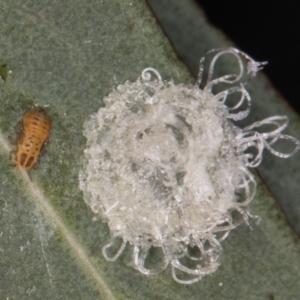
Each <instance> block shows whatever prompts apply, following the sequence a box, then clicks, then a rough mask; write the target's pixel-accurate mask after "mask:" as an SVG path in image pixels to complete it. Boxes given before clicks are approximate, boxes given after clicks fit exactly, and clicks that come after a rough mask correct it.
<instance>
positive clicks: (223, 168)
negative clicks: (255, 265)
mask: <svg viewBox="0 0 300 300" xmlns="http://www.w3.org/2000/svg"><path fill="white" fill-rule="evenodd" d="M223 55H231V56H232V57H233V58H234V59H235V60H236V63H237V66H238V69H239V71H238V74H228V75H224V76H221V77H219V78H213V73H214V68H215V65H216V63H217V61H218V60H219V59H220V58H221V57H222V56H223ZM208 56H213V58H212V59H211V62H210V65H209V69H208V72H207V79H206V84H205V87H204V88H202V89H201V88H200V84H203V83H202V81H203V78H202V77H203V76H202V75H203V74H202V73H203V69H204V67H203V66H204V62H205V59H204V58H202V59H201V64H200V72H199V77H198V80H197V83H196V86H187V85H183V84H178V85H176V84H174V83H173V82H172V81H170V82H166V81H163V80H162V78H161V76H160V74H159V73H158V72H157V71H156V70H155V69H153V68H147V69H145V70H144V71H143V72H142V75H141V77H140V78H138V79H137V81H135V82H133V83H131V82H128V81H127V82H125V83H124V84H122V85H119V86H118V87H117V88H116V89H115V90H113V91H112V92H111V93H110V94H109V95H108V96H107V97H105V98H104V103H105V108H100V109H99V111H98V112H97V113H96V114H94V115H92V116H91V117H90V119H89V120H87V121H86V122H85V123H84V131H83V134H84V136H85V137H86V138H87V145H86V149H85V150H84V158H83V161H84V162H83V170H82V171H81V173H80V188H81V190H82V191H83V194H84V201H85V202H86V204H88V205H89V206H90V207H91V209H92V210H93V212H94V213H95V214H98V215H100V216H101V217H102V218H103V220H105V221H106V222H107V224H108V226H109V229H110V232H111V234H112V237H113V239H115V238H121V239H122V240H123V243H122V245H121V247H120V249H119V251H117V253H115V254H109V253H111V249H110V248H111V246H112V245H113V240H112V241H111V242H110V243H109V244H107V245H106V246H104V247H103V251H102V252H103V255H104V257H105V258H106V259H107V260H108V261H115V260H116V259H117V258H118V257H119V256H120V255H121V253H122V252H123V250H124V248H125V246H126V244H127V242H129V243H130V244H131V245H132V246H133V262H132V265H133V266H134V267H135V268H136V269H137V270H139V271H140V272H141V273H143V274H146V275H150V274H155V273H159V272H161V271H163V270H164V269H165V268H166V267H167V266H168V264H170V265H171V267H172V276H173V278H174V280H176V281H177V282H179V283H183V284H190V283H193V282H196V281H198V280H200V279H201V278H202V277H203V276H204V275H207V274H211V273H212V272H214V271H216V269H217V268H218V266H219V265H220V263H221V259H222V246H221V243H220V242H221V241H223V240H224V239H225V238H226V237H227V236H228V234H229V232H230V231H231V230H232V229H234V228H236V227H237V226H238V225H239V224H241V223H243V222H246V223H247V224H248V218H249V217H250V216H251V215H250V213H249V211H248V209H247V207H248V205H249V203H250V202H251V201H252V199H253V197H254V194H255V188H256V182H255V179H254V176H253V175H252V174H251V172H250V171H249V168H254V167H257V166H258V165H259V164H260V163H261V161H262V154H263V150H264V149H265V148H266V149H268V150H269V151H270V152H271V153H273V154H274V155H276V156H279V157H282V158H286V157H289V156H291V155H293V154H294V153H295V152H296V151H298V150H299V142H298V141H297V140H296V139H295V138H293V137H291V136H288V135H285V134H282V131H283V130H284V129H285V128H286V127H287V124H288V119H287V117H285V116H274V117H270V118H267V119H265V120H263V121H259V122H255V123H254V124H252V125H250V126H247V127H246V128H244V129H241V128H238V127H237V126H235V125H234V124H233V122H232V120H234V121H236V120H241V119H244V118H245V117H246V116H247V115H248V113H249V111H250V104H251V99H250V96H249V94H248V92H247V91H246V89H245V84H246V82H247V80H249V79H250V78H252V77H254V76H255V75H256V73H257V72H258V71H259V70H260V69H261V68H262V66H263V65H264V64H265V63H258V62H255V61H254V60H253V59H252V58H250V57H249V56H248V55H246V54H245V53H243V52H241V51H239V50H237V49H234V48H229V49H219V50H216V49H215V50H212V51H210V52H209V53H208ZM245 66H246V67H245ZM152 75H154V78H152ZM220 85H222V87H224V86H225V89H224V88H223V90H222V91H218V92H213V91H212V90H213V88H214V89H215V88H216V87H217V86H220ZM234 96H238V98H237V97H236V98H234ZM230 97H233V99H235V103H234V104H233V105H232V106H231V107H228V106H227V105H225V101H227V102H228V100H230V99H228V98H230ZM262 125H269V128H271V127H272V130H271V131H269V132H265V133H259V132H258V131H256V129H257V128H259V127H261V126H262ZM282 139H284V140H288V141H289V142H292V143H294V145H295V147H294V150H293V151H292V152H291V153H287V154H283V153H280V152H278V151H276V150H274V149H273V145H274V144H275V143H276V142H277V141H278V140H282ZM236 212H237V213H236ZM237 216H240V217H237ZM153 247H154V249H156V250H160V251H161V257H162V259H161V261H160V262H157V263H153V262H151V257H150V258H149V255H150V256H151V253H152V252H151V253H150V254H149V251H150V250H151V249H153ZM147 259H148V260H147ZM179 273H181V274H180V276H179V277H178V275H179Z"/></svg>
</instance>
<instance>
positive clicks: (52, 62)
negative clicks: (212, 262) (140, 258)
mask: <svg viewBox="0 0 300 300" xmlns="http://www.w3.org/2000/svg"><path fill="white" fill-rule="evenodd" d="M187 3H189V2H187ZM190 5H191V4H190V3H189V4H188V6H189V7H191V6H190ZM198 17H199V18H200V19H201V18H203V16H201V14H199V16H198ZM202 20H203V19H202ZM203 22H204V21H203ZM202 32H203V38H202V43H203V44H205V45H206V48H207V49H209V48H213V47H215V42H211V41H210V39H209V38H208V36H210V37H213V38H214V39H215V40H216V41H219V43H221V44H222V41H223V40H222V38H221V37H220V36H218V34H216V32H215V30H214V29H213V28H211V27H209V26H207V25H206V27H205V30H204V29H202ZM223 43H224V42H223ZM223 45H224V46H225V45H226V44H225V43H224V44H223ZM203 54H204V51H203V52H202V53H199V57H200V56H201V55H203ZM0 60H1V63H2V62H3V64H5V65H6V68H7V70H10V71H11V72H8V74H7V77H6V81H5V82H2V83H0V99H1V107H0V165H1V170H2V171H1V173H0V182H1V190H0V295H1V298H3V299H138V300H142V299H178V300H179V299H199V298H201V299H235V298H236V299H268V297H269V299H272V298H271V297H273V298H274V299H296V298H297V297H298V286H299V282H300V271H299V270H300V246H299V242H298V240H296V239H295V238H294V236H293V234H292V232H291V231H290V229H289V228H288V227H287V226H286V223H285V220H284V217H283V215H282V214H281V213H280V211H279V210H278V208H277V206H276V204H274V200H273V199H272V198H271V197H270V195H269V193H268V192H267V191H266V189H265V188H264V186H262V185H260V186H259V189H258V192H257V196H256V199H255V200H254V201H253V205H252V210H253V212H254V213H255V214H258V215H260V216H261V217H262V222H261V224H260V225H259V226H256V225H253V227H254V228H253V231H251V230H250V229H249V228H248V227H246V226H241V227H240V228H238V229H237V230H235V231H234V232H232V233H231V234H230V236H229V237H228V238H227V240H226V241H225V242H224V243H223V247H224V254H225V259H224V262H223V264H222V265H221V267H220V268H219V270H218V271H217V272H216V273H214V274H213V275H212V276H209V277H206V278H204V279H203V280H201V281H200V282H199V283H196V284H194V285H191V286H188V287H185V286H183V285H179V284H177V283H175V282H174V281H173V280H172V278H171V274H170V272H171V270H170V268H167V270H165V271H164V272H163V273H161V274H159V275H157V276H153V277H149V278H148V277H145V276H143V275H141V274H139V273H138V272H137V271H135V270H134V269H132V268H130V267H128V266H127V265H126V264H127V263H128V262H129V261H130V259H131V252H132V249H130V247H128V248H127V250H126V251H125V253H124V255H122V256H121V258H120V259H119V260H118V261H116V262H115V263H109V262H107V261H105V259H104V258H103V257H102V254H101V251H100V248H101V247H102V246H103V245H104V244H105V243H107V242H108V241H109V238H110V236H109V232H108V228H107V226H106V224H105V223H102V222H101V221H93V214H92V212H91V211H90V209H89V207H87V206H86V205H85V203H84V202H83V199H82V193H81V192H80V191H79V188H78V170H79V168H80V167H81V161H80V158H81V154H82V151H83V149H84V147H85V139H84V137H83V136H82V124H83V122H84V120H86V119H87V118H88V117H89V115H90V114H92V113H94V112H95V111H97V110H98V108H99V107H100V106H101V105H102V98H103V96H105V95H107V94H108V93H109V92H110V91H111V89H112V87H113V86H116V85H117V84H118V83H123V82H124V81H126V80H131V81H133V80H136V78H137V77H138V76H139V75H140V72H141V70H143V69H144V68H145V67H149V66H151V67H155V68H156V69H157V70H159V71H160V73H161V75H162V76H163V78H165V79H172V78H173V79H174V80H175V81H176V82H184V83H190V82H194V79H193V78H192V77H191V76H190V75H189V73H188V71H187V69H186V68H185V67H184V66H183V64H182V63H180V62H179V61H178V60H177V58H176V55H175V54H174V52H173V50H172V48H171V46H170V44H169V42H168V40H167V39H166V38H165V36H164V35H163V33H162V31H161V29H160V28H159V27H158V26H157V24H156V21H155V19H154V18H153V16H152V14H151V12H150V10H149V8H148V6H147V4H146V3H144V2H143V1H139V0H132V1H125V0H115V1H100V0H97V1H96V0H91V1H81V0H65V1H46V0H43V1H34V0H27V1H17V0H9V1H8V0H0ZM254 93H255V91H254V90H253V94H254ZM270 94H271V95H272V91H271V92H268V91H264V95H265V97H268V96H267V95H270ZM269 97H270V96H269ZM254 99H256V98H254ZM33 105H41V106H43V105H49V108H48V109H47V112H48V113H49V115H50V116H51V118H52V123H53V130H52V134H51V137H50V143H49V145H48V146H47V154H46V155H45V156H44V157H42V159H41V164H40V166H39V168H38V169H37V170H33V171H32V172H31V177H32V182H31V181H30V179H29V178H28V176H27V175H26V173H24V172H21V171H20V170H18V169H16V168H12V167H9V166H8V164H9V160H8V153H9V151H10V149H11V146H9V142H8V136H9V135H14V134H15V132H14V126H15V124H16V123H17V121H19V120H20V119H21V117H22V114H23V113H24V111H26V110H27V109H29V108H32V106H33ZM270 105H271V104H269V106H270ZM258 117H260V116H258ZM296 121H297V122H298V123H297V124H299V120H298V119H297V120H296V117H295V122H296ZM291 161H292V159H291ZM284 162H286V161H284ZM295 162H296V158H294V163H295ZM274 163H275V162H274ZM276 163H277V161H276ZM290 163H291V164H292V162H290ZM283 165H284V163H283ZM283 169H284V170H285V171H284V170H282V172H286V173H284V174H286V176H287V177H289V176H291V175H290V174H289V171H288V170H286V169H285V168H284V167H283ZM290 178H291V177H290ZM291 180H292V179H291Z"/></svg>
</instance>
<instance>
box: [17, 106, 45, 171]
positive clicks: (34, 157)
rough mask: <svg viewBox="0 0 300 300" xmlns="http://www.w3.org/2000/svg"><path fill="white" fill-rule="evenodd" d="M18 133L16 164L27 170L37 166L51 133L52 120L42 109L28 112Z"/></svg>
mask: <svg viewBox="0 0 300 300" xmlns="http://www.w3.org/2000/svg"><path fill="white" fill-rule="evenodd" d="M21 125H22V127H21V128H20V130H19V132H18V139H17V147H18V148H17V151H16V152H15V153H14V157H15V164H16V165H17V166H18V167H20V168H22V169H25V170H29V169H31V168H33V167H34V166H36V165H37V163H38V159H39V156H40V155H41V152H42V150H43V146H44V145H45V143H46V142H47V140H48V137H49V134H50V131H51V120H50V118H49V117H48V116H47V114H46V112H45V110H44V109H42V108H34V109H31V110H29V111H27V112H26V113H25V114H24V116H23V119H22V124H21Z"/></svg>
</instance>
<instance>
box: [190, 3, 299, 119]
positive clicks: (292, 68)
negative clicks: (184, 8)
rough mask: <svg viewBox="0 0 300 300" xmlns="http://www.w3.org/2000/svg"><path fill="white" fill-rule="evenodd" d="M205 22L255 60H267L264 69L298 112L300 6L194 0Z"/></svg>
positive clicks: (295, 4)
mask: <svg viewBox="0 0 300 300" xmlns="http://www.w3.org/2000/svg"><path fill="white" fill-rule="evenodd" d="M194 1H195V2H196V3H197V4H198V5H199V6H200V7H202V8H203V9H204V11H205V13H206V15H207V18H208V22H210V23H211V24H212V25H214V26H215V27H217V28H219V29H220V30H221V31H222V32H224V34H225V35H227V36H228V37H229V38H230V39H231V40H232V41H234V42H235V43H236V45H237V47H238V48H239V49H241V50H243V51H245V52H246V53H248V54H249V55H250V56H251V57H252V58H254V59H255V60H258V61H264V60H267V61H268V62H269V63H268V65H267V66H266V67H265V68H264V72H265V73H266V74H267V76H268V77H269V78H270V80H271V81H272V83H273V84H274V87H275V89H277V91H279V92H280V93H281V94H282V95H283V96H284V98H285V99H286V100H287V101H288V102H289V103H290V105H291V106H292V107H293V108H294V109H295V110H296V111H297V112H298V114H300V95H299V91H300V88H299V73H300V57H299V56H300V42H299V37H300V34H299V28H300V17H299V16H300V6H299V5H298V3H297V2H296V1H295V2H293V1H279V0H274V1H273V0H261V1H216V0H194Z"/></svg>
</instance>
